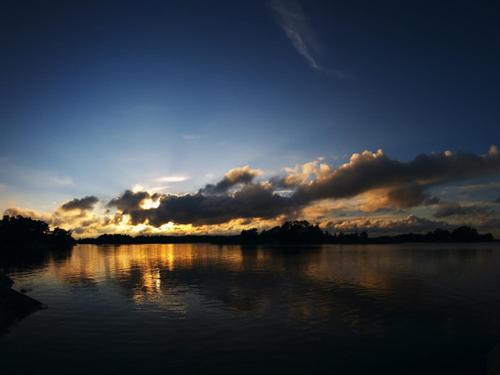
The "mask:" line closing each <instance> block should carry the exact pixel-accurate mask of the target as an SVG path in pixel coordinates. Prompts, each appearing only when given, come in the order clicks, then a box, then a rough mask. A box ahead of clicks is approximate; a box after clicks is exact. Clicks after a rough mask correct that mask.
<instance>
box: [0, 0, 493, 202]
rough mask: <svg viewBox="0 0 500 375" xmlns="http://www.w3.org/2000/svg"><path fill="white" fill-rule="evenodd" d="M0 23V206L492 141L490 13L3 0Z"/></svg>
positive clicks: (434, 6) (478, 147) (448, 6)
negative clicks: (243, 169)
mask: <svg viewBox="0 0 500 375" xmlns="http://www.w3.org/2000/svg"><path fill="white" fill-rule="evenodd" d="M0 14H1V15H0V35H1V37H0V38H1V39H0V40H1V44H0V48H1V51H2V53H1V56H2V58H1V60H0V83H1V84H0V127H1V131H2V137H0V165H1V168H0V184H1V185H0V189H1V190H0V194H1V195H0V209H6V208H9V207H11V206H12V205H15V206H22V207H30V208H32V209H36V210H42V211H46V210H50V209H54V208H56V207H57V205H59V204H60V203H61V202H63V201H65V200H69V199H72V198H74V197H79V196H85V195H89V194H92V195H97V196H99V197H102V199H111V198H113V197H114V196H116V195H117V194H119V193H120V192H121V191H123V190H125V189H128V188H131V187H132V186H134V185H135V184H142V185H144V186H146V187H159V185H161V184H159V183H158V181H155V179H157V178H159V177H161V176H184V177H186V179H185V180H184V181H182V182H175V183H171V184H170V185H171V186H169V187H168V188H167V190H166V191H168V192H172V193H179V192H193V191H196V190H197V189H198V188H200V187H202V186H204V185H205V184H206V183H213V182H216V181H217V180H218V179H220V178H221V176H223V175H224V173H225V172H227V171H228V170H229V169H231V168H234V167H238V166H243V165H251V166H252V167H253V168H260V169H262V170H263V171H264V172H265V173H267V174H269V175H273V174H278V173H280V171H282V170H283V169H282V168H284V167H293V166H294V165H296V164H302V163H305V162H307V161H310V160H314V159H316V158H318V157H324V158H325V160H327V161H328V162H329V164H330V165H331V166H332V167H335V166H338V165H340V164H342V163H344V162H346V161H348V158H349V157H350V155H351V154H352V153H355V152H361V151H363V150H372V151H376V150H377V149H383V150H384V151H385V153H386V154H388V155H390V156H391V157H392V158H395V159H398V160H403V161H405V160H411V159H413V158H414V157H415V156H416V155H418V154H420V153H430V152H433V151H436V152H439V151H444V150H448V149H451V150H459V151H465V152H470V153H476V154H479V153H485V152H487V150H488V148H489V146H490V145H492V144H496V143H498V138H499V137H498V136H499V132H500V131H499V120H500V106H499V105H498V99H499V97H498V87H499V85H500V72H499V66H500V54H499V53H498V47H499V42H500V26H499V23H498V16H499V15H500V10H499V5H498V3H495V2H490V1H478V2H457V1H449V2H439V3H436V2H435V1H421V2H418V3H407V2H399V1H385V2H381V3H379V2H377V3H374V2H370V1H339V2H332V1H308V2H302V3H300V2H283V1H282V2H280V1H275V2H270V1H238V2H235V1H169V2H163V1H145V2H140V3H137V2H125V1H120V2H117V1H99V2H97V1H96V2H92V1H72V2H58V1H56V2H49V3H42V2H29V1H26V2H24V1H23V2H19V1H5V2H2V4H1V5H0ZM164 185H169V184H164Z"/></svg>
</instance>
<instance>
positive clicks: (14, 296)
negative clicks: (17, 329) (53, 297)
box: [0, 272, 44, 333]
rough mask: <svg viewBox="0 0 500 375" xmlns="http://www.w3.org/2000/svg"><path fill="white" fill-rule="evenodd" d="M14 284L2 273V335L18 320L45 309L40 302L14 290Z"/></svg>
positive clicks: (0, 283)
mask: <svg viewBox="0 0 500 375" xmlns="http://www.w3.org/2000/svg"><path fill="white" fill-rule="evenodd" d="M13 284H14V282H13V281H12V280H11V279H10V278H9V277H7V276H6V275H4V274H3V273H1V272H0V333H1V332H2V331H4V330H6V329H7V328H8V327H9V326H10V325H11V324H12V323H14V322H16V321H17V320H20V319H22V318H24V317H26V316H28V315H29V314H31V313H32V312H34V311H36V310H39V309H41V308H43V307H44V306H43V304H42V303H40V302H39V301H37V300H35V299H33V298H31V297H28V296H26V295H24V294H22V293H19V292H17V291H15V290H14V289H12V285H13Z"/></svg>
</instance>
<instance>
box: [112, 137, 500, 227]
mask: <svg viewBox="0 0 500 375" xmlns="http://www.w3.org/2000/svg"><path fill="white" fill-rule="evenodd" d="M306 169H307V174H308V175H312V176H316V177H315V178H314V179H312V180H308V179H304V178H297V176H292V177H293V178H287V177H285V178H282V179H281V181H280V182H279V183H277V179H276V178H271V179H270V180H269V181H268V182H255V181H254V180H255V177H256V176H258V175H259V174H260V173H261V172H260V171H258V170H253V169H251V168H250V167H241V168H235V169H232V170H231V171H229V172H228V173H227V174H226V175H225V176H224V178H223V179H221V180H220V181H219V182H218V183H216V184H213V185H207V186H205V187H204V188H202V189H200V190H199V191H198V192H197V193H193V194H185V195H172V194H150V193H148V192H145V191H141V192H135V193H134V192H132V191H126V192H124V193H123V194H122V195H121V196H120V197H118V198H116V199H113V200H112V201H111V202H109V204H108V206H109V207H115V208H116V209H118V210H119V211H120V212H121V213H123V214H129V215H130V217H131V219H132V222H133V223H143V222H145V221H148V222H149V223H150V224H151V225H154V226H160V225H162V224H165V223H167V222H175V223H178V224H193V225H202V224H219V223H224V222H227V221H230V220H232V219H239V218H241V219H249V218H266V219H268V218H273V217H277V216H279V215H296V214H297V213H298V212H300V210H301V209H302V208H304V207H305V206H307V205H309V204H310V203H312V202H314V201H318V200H322V199H340V198H350V197H354V196H356V195H359V194H362V193H366V192H370V191H376V192H377V194H378V192H379V191H381V192H380V194H385V195H386V196H387V198H388V202H389V203H388V204H389V205H392V207H398V208H409V207H414V206H417V205H421V204H427V205H429V204H436V203H438V199H437V198H432V197H431V196H430V195H429V193H428V190H429V189H430V188H432V187H434V186H438V185H443V184H446V183H452V182H455V181H459V180H464V179H469V178H474V177H480V176H484V175H490V174H493V173H498V172H500V156H499V153H498V151H497V150H496V148H495V147H492V148H491V149H490V151H489V152H488V153H487V154H486V155H474V154H466V153H452V152H449V151H447V152H443V153H434V154H430V155H419V156H417V157H416V158H415V159H414V160H411V161H408V162H401V161H398V160H394V159H391V158H389V157H387V156H386V155H385V154H384V153H383V152H382V151H377V152H376V153H371V152H368V151H365V152H363V153H361V154H354V155H353V156H352V157H351V160H350V162H349V163H346V164H344V165H342V166H340V167H339V168H337V169H336V170H333V171H332V170H330V169H329V167H328V166H326V167H325V165H324V164H320V165H319V166H318V167H317V168H316V165H315V164H314V163H312V164H311V163H308V168H306ZM299 177H300V176H299ZM283 186H287V187H288V188H291V191H290V193H289V194H287V195H283V194H280V191H279V188H282V187H283ZM146 199H151V200H153V201H155V202H156V204H157V207H153V208H149V209H144V208H143V207H141V206H142V202H143V201H144V200H146ZM439 214H440V215H441V214H442V212H440V213H439ZM442 217H445V216H442Z"/></svg>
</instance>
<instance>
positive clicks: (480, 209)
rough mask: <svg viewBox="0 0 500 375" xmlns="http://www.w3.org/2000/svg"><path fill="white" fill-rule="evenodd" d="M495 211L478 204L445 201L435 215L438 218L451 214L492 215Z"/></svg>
mask: <svg viewBox="0 0 500 375" xmlns="http://www.w3.org/2000/svg"><path fill="white" fill-rule="evenodd" d="M494 213H495V211H494V210H492V209H491V208H489V207H485V206H478V205H469V206H462V205H460V204H458V203H443V204H441V205H440V206H439V207H438V209H437V210H436V212H435V213H434V217H436V218H444V217H450V216H479V215H483V216H484V215H492V214H494Z"/></svg>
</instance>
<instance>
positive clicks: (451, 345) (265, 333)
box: [10, 244, 500, 373]
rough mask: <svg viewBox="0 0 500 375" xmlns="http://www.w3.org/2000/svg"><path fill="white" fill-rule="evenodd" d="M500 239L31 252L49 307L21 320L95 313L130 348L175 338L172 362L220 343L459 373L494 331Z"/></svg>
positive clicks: (30, 275) (70, 324)
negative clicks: (37, 255)
mask: <svg viewBox="0 0 500 375" xmlns="http://www.w3.org/2000/svg"><path fill="white" fill-rule="evenodd" d="M498 250H500V249H499V247H498V245H495V244H493V245H491V244H487V245H477V246H475V247H470V245H463V246H462V245H456V244H455V245H436V246H434V245H422V244H421V245H391V246H385V245H384V246H383V245H374V246H367V245H361V246H355V245H348V246H314V247H310V246H303V247H293V248H290V247H263V246H257V247H255V246H249V247H241V246H214V245H203V244H194V245H190V244H180V245H179V244H176V245H168V244H163V245H121V246H94V245H79V246H77V247H75V248H74V249H73V251H72V252H71V253H69V254H66V256H54V255H52V256H47V257H45V258H44V259H43V260H39V261H37V262H34V263H33V264H32V265H31V271H29V269H30V268H24V269H19V268H15V267H14V268H10V269H11V271H12V275H13V277H14V278H15V280H16V282H17V285H18V287H23V286H29V287H31V288H32V289H33V295H34V296H35V297H36V298H38V299H40V300H42V301H43V302H45V303H46V304H48V305H49V307H50V308H49V309H48V310H47V311H44V312H42V313H40V314H39V313H37V314H35V318H31V317H30V318H29V319H28V320H27V321H31V322H32V326H31V327H29V325H28V324H27V325H24V323H23V327H25V326H26V327H29V328H30V329H37V330H38V331H40V328H39V326H38V325H36V319H40V320H41V321H44V323H46V324H49V325H50V324H51V323H50V322H53V321H54V320H55V321H59V322H60V321H61V319H62V320H63V321H65V322H66V326H65V329H70V330H75V331H76V332H77V333H78V337H81V336H85V335H88V334H90V333H88V332H86V331H85V332H83V331H81V329H82V328H81V327H86V326H88V325H89V324H90V326H91V327H92V329H93V330H95V334H98V333H102V332H106V333H107V334H113V335H115V336H116V337H122V335H126V336H125V337H122V338H121V339H120V342H119V343H117V342H116V340H115V341H113V345H115V348H120V350H123V351H125V352H128V351H130V350H132V349H133V350H134V353H129V355H130V356H131V357H134V356H140V357H141V358H142V356H146V357H147V356H148V353H147V352H144V350H145V349H144V348H143V347H148V348H149V349H148V350H149V351H152V350H153V351H154V350H160V349H161V350H170V351H175V352H176V350H180V351H181V352H180V353H177V352H176V353H177V354H176V355H177V356H178V357H177V358H178V361H179V362H178V363H177V364H176V365H174V364H172V366H174V367H173V368H174V369H175V368H177V367H175V366H178V368H184V367H185V366H186V361H188V359H187V357H186V356H188V354H189V355H191V356H194V357H196V358H197V360H198V361H199V363H204V362H207V365H208V364H210V363H211V362H210V360H209V357H211V356H213V355H215V353H218V355H222V356H223V358H225V362H224V364H220V363H219V364H218V366H226V365H227V364H228V363H233V361H240V362H241V361H244V360H245V359H244V358H246V355H247V353H248V352H252V353H254V354H259V353H260V354H261V355H262V356H263V357H262V358H261V359H259V360H256V362H255V366H257V368H258V364H259V363H260V365H262V364H263V363H265V364H266V366H271V368H272V367H273V366H274V365H273V364H269V363H268V360H267V359H266V356H265V355H264V353H271V352H272V353H274V355H275V356H278V357H280V356H281V360H286V361H289V365H290V368H288V367H287V368H288V370H289V371H292V372H293V371H294V369H295V370H296V371H299V370H300V369H302V370H304V369H305V368H310V365H311V363H312V362H315V361H316V362H318V361H319V363H321V366H330V367H329V368H336V369H344V370H345V369H346V368H349V369H352V366H354V367H355V368H356V369H357V370H359V371H360V372H361V371H362V370H363V371H364V370H366V369H367V368H369V367H370V366H369V364H370V361H372V363H377V364H378V365H379V366H381V368H386V369H393V370H394V368H396V367H397V366H407V364H408V363H411V365H412V366H413V367H411V369H410V370H408V371H407V372H409V373H418V372H419V371H426V372H428V373H432V371H429V368H428V367H426V366H430V363H429V361H437V362H436V363H437V365H436V366H438V367H437V368H439V369H440V371H443V368H446V371H450V369H453V371H455V373H467V372H466V370H467V371H471V370H472V369H474V371H476V370H477V368H478V366H483V368H484V366H485V363H486V359H484V358H486V357H485V356H486V353H488V351H490V350H491V348H493V347H495V345H497V344H498V342H500V320H499V319H498V316H499V314H497V312H498V311H500V300H499V299H498V297H497V290H498V286H500V272H499V271H500V256H499V251H498ZM61 306H62V307H61ZM63 308H64V309H63ZM51 314H52V315H51ZM36 317H38V318H36ZM65 319H66V320H65ZM182 322H185V324H186V325H184V323H182ZM20 328H21V327H20ZM26 330H28V328H26ZM42 331H43V330H42ZM167 332H168V334H167ZM24 334H25V336H24V337H19V340H22V339H23V338H24V340H26V339H27V338H28V337H29V333H28V332H25V333H24ZM43 334H45V335H47V334H48V335H49V337H50V336H51V335H54V332H51V331H50V330H49V331H48V332H45V331H44V332H43ZM13 337H14V338H12V336H11V339H13V340H14V341H16V337H15V336H13ZM172 337H176V339H175V340H174V341H172ZM29 338H30V339H33V337H29ZM35 341H36V340H35ZM82 341H84V340H83V339H82ZM75 345H76V344H75ZM79 345H83V346H85V343H84V342H80V343H79ZM93 345H95V342H94V343H93ZM102 345H105V343H102ZM148 345H150V346H148ZM196 348H199V349H196ZM202 348H203V349H202ZM277 348H280V349H277ZM74 349H75V350H81V348H80V347H76V348H74ZM101 349H102V350H106V349H103V348H101ZM116 350H118V349H116ZM221 351H222V352H223V353H222V354H221ZM299 353H302V354H305V356H303V357H300V356H299V355H298V354H299ZM331 353H335V355H332V354H331ZM464 353H467V356H464V355H463V354H464ZM224 355H225V356H229V355H230V357H231V359H229V358H226V357H224ZM360 356H361V357H362V358H361V357H360ZM185 357H186V358H185ZM148 358H149V357H148ZM183 358H184V359H183ZM423 358H426V361H423ZM149 360H152V359H151V358H149ZM279 363H282V362H279ZM403 363H407V364H406V365H404V364H403ZM156 365H159V363H156V362H155V361H154V360H152V362H151V363H150V364H149V366H150V367H151V368H156ZM248 366H249V367H248V369H251V368H253V367H252V365H251V364H248ZM308 366H309V367H308ZM393 366H396V367H393ZM350 373H355V371H350Z"/></svg>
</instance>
